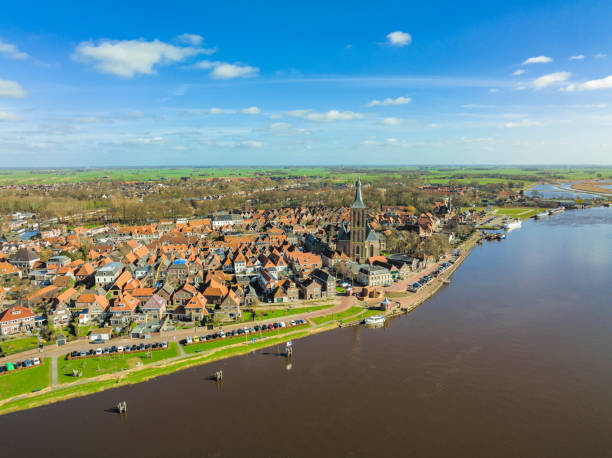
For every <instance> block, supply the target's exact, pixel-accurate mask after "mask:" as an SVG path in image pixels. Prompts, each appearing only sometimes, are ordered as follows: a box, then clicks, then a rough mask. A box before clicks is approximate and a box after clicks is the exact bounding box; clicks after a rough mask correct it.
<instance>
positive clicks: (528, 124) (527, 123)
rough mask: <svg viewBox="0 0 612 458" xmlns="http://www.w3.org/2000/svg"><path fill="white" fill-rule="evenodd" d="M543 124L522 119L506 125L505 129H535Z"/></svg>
mask: <svg viewBox="0 0 612 458" xmlns="http://www.w3.org/2000/svg"><path fill="white" fill-rule="evenodd" d="M540 125H542V124H541V123H539V122H537V121H531V120H529V119H521V120H520V121H510V122H507V123H506V124H504V127H505V128H507V129H513V128H515V127H533V126H540Z"/></svg>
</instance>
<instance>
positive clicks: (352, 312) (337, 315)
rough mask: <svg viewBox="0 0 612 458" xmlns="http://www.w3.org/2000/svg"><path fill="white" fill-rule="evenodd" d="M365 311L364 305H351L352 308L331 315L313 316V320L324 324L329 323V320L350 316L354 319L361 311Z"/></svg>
mask: <svg viewBox="0 0 612 458" xmlns="http://www.w3.org/2000/svg"><path fill="white" fill-rule="evenodd" d="M363 311H364V308H363V307H351V308H350V309H348V310H345V311H344V312H340V313H331V314H329V315H324V316H319V317H316V318H312V319H311V321H312V322H313V323H315V324H323V323H327V322H328V321H334V320H346V319H349V318H351V319H352V318H355V317H356V316H357V315H359V314H360V313H362V312H363Z"/></svg>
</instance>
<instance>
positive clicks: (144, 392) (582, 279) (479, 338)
mask: <svg viewBox="0 0 612 458" xmlns="http://www.w3.org/2000/svg"><path fill="white" fill-rule="evenodd" d="M611 232H612V209H603V208H602V209H591V210H584V211H567V212H565V213H563V214H560V215H554V216H551V217H550V218H547V219H545V220H542V221H537V222H536V221H529V222H525V223H524V225H523V228H522V230H521V231H514V232H512V233H511V234H510V235H508V238H507V239H506V240H505V241H503V242H501V243H486V244H484V245H482V246H477V247H476V248H475V249H474V252H473V254H472V255H471V256H470V257H469V258H468V259H467V260H466V261H465V262H464V263H463V265H462V266H461V268H460V269H459V270H458V271H457V272H456V273H455V275H454V278H453V282H452V283H451V285H450V286H448V287H447V288H444V289H443V290H442V291H441V292H440V293H439V294H437V295H436V296H435V297H434V298H432V299H431V300H430V301H428V302H427V303H426V304H424V305H423V306H422V307H420V308H418V309H417V310H415V311H414V312H412V313H410V314H409V315H404V316H400V317H398V318H396V319H393V320H390V324H389V325H388V326H387V327H384V328H379V329H368V328H364V327H361V328H346V329H341V330H338V331H334V332H331V333H324V334H320V335H317V336H313V337H309V338H307V339H302V340H298V341H294V344H293V345H294V353H293V356H292V358H291V360H288V359H287V358H286V357H284V356H282V351H283V346H282V345H279V346H277V347H273V348H270V349H264V350H259V351H258V352H256V353H254V354H250V355H245V356H242V357H239V358H235V359H232V360H226V361H220V362H216V363H212V364H210V365H206V366H200V367H196V368H192V369H188V370H185V371H183V372H180V373H177V374H173V375H170V376H165V377H161V378H158V379H155V380H152V381H149V382H146V383H143V384H139V385H135V386H131V387H122V388H118V389H116V390H110V391H106V392H103V393H99V394H96V395H92V396H89V397H86V398H81V399H73V400H69V401H66V402H62V403H58V404H55V405H51V406H46V407H42V408H39V409H35V410H33V411H28V412H20V413H17V414H12V415H8V416H4V417H0V431H2V437H3V440H2V441H0V453H1V454H2V456H40V455H42V454H49V453H51V454H52V455H53V456H62V457H73V456H74V457H76V456H79V457H80V456H84V455H86V456H88V457H98V456H147V457H169V456H177V457H178V456H180V457H192V456H193V457H202V456H247V455H248V456H257V457H259V456H261V457H268V456H291V457H310V456H318V457H338V456H359V457H361V456H363V457H372V456H384V457H387V456H415V457H559V458H564V457H605V456H610V450H611V448H612V435H611V434H610V422H611V419H612V391H611V387H612V364H610V357H609V349H610V348H612V332H610V330H611V329H612V308H611V307H610V294H611V293H612V289H611V288H612V287H611V283H610V272H611V269H612V259H611V258H612V257H611V256H610V254H612V238H611V236H610V235H611ZM289 364H290V365H291V367H290V370H287V369H288V365H289ZM216 370H223V373H224V381H223V384H222V385H221V384H217V383H215V382H212V381H210V380H208V377H209V376H210V375H211V374H212V373H213V372H214V371H216ZM118 400H126V401H127V402H128V404H129V415H128V416H126V417H125V418H121V417H119V416H118V415H114V414H109V413H107V412H105V409H107V408H108V407H109V406H112V405H114V404H116V402H117V401H118ZM34 438H35V440H33V439H34Z"/></svg>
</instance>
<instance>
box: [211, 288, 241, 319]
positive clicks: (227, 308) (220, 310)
mask: <svg viewBox="0 0 612 458" xmlns="http://www.w3.org/2000/svg"><path fill="white" fill-rule="evenodd" d="M241 318H242V311H241V310H240V300H239V299H238V297H236V294H235V293H234V292H233V291H231V290H230V292H229V293H228V294H227V296H225V298H224V299H223V300H222V301H221V304H219V306H218V307H217V308H216V309H215V321H221V322H224V321H238V320H240V319H241Z"/></svg>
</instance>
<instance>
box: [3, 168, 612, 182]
mask: <svg viewBox="0 0 612 458" xmlns="http://www.w3.org/2000/svg"><path fill="white" fill-rule="evenodd" d="M406 174H412V175H415V176H416V175H420V176H421V178H423V180H424V181H425V182H426V183H448V182H449V181H450V180H457V181H458V182H459V183H461V184H467V183H470V182H472V181H478V182H479V183H481V184H486V183H499V182H506V181H509V180H515V181H519V180H522V181H532V182H537V181H551V180H555V179H557V180H582V179H592V178H610V177H612V168H611V167H578V166H573V167H502V166H497V167H484V166H480V167H479V166H472V167H418V166H411V167H360V166H354V167H236V168H229V167H225V168H223V167H219V168H214V167H201V168H199V167H161V168H107V169H97V168H91V169H90V168H82V169H61V168H60V169H0V185H10V184H39V183H45V184H53V183H77V182H96V181H113V180H117V181H147V180H162V179H165V180H172V179H180V178H183V177H190V178H201V179H205V178H241V177H242V178H252V177H256V176H277V177H283V176H285V177H291V176H305V177H310V178H326V179H330V178H331V179H336V180H338V181H353V180H355V179H357V177H358V176H360V175H361V176H362V177H363V176H366V177H367V178H370V179H375V178H382V177H386V178H400V177H402V176H405V175H406Z"/></svg>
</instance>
